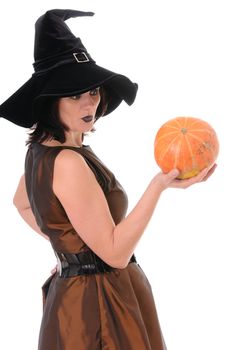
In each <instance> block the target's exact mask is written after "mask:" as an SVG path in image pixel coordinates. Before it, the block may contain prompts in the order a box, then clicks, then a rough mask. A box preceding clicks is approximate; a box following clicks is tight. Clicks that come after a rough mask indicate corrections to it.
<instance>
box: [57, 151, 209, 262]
mask: <svg viewBox="0 0 232 350" xmlns="http://www.w3.org/2000/svg"><path fill="white" fill-rule="evenodd" d="M207 171H208V170H207ZM207 171H206V170H205V172H202V173H201V174H200V175H199V176H198V177H195V179H194V180H193V179H191V180H183V181H179V180H174V178H175V177H176V176H177V175H178V173H176V172H173V171H172V172H170V173H169V174H162V173H159V174H158V175H156V176H155V177H154V178H153V179H152V181H151V182H150V184H149V185H148V187H147V189H146V191H145V192H144V194H143V195H142V197H141V199H140V200H139V202H138V204H137V205H136V206H135V208H134V209H133V210H132V211H131V212H130V213H129V215H127V217H126V218H125V219H123V220H122V221H121V222H120V223H119V224H118V225H115V224H114V221H113V219H112V216H111V213H110V211H109V207H108V204H107V201H106V198H105V196H104V193H103V191H102V189H101V187H100V186H99V184H98V183H97V181H96V178H95V176H94V174H93V173H92V171H91V170H90V168H89V167H88V165H87V164H86V162H85V161H84V159H83V158H82V157H81V156H80V155H79V154H77V153H76V152H74V151H72V150H62V151H61V152H60V153H59V154H58V156H57V157H56V160H55V165H54V177H53V191H54V193H55V194H56V196H57V197H58V198H59V200H60V202H61V203H62V205H63V207H64V209H65V211H66V213H67V215H68V217H69V219H70V221H71V223H72V225H73V227H74V228H75V230H76V232H77V233H78V234H79V235H80V236H81V238H82V239H83V241H84V242H85V243H86V244H87V245H88V246H89V247H90V249H92V250H93V251H94V252H95V253H96V254H97V255H98V256H99V257H101V258H102V259H103V260H104V261H105V262H107V263H108V264H109V265H111V266H113V267H118V268H125V267H126V266H127V264H128V262H129V260H130V257H131V255H132V254H133V251H134V249H135V247H136V245H137V243H138V241H139V240H140V238H141V236H142V235H143V233H144V230H145V228H146V226H147V224H148V222H149V220H150V219H151V217H152V214H153V212H154V209H155V207H156V204H157V202H158V199H159V197H160V195H161V193H162V191H163V190H164V189H165V188H167V187H171V186H174V187H182V188H185V187H188V186H190V185H191V184H193V183H195V182H199V181H201V180H202V179H203V178H204V177H205V176H206V174H207Z"/></svg>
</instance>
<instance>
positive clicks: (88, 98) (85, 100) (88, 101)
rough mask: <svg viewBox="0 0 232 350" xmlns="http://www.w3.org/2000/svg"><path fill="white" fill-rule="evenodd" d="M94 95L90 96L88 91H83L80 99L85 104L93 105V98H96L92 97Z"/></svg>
mask: <svg viewBox="0 0 232 350" xmlns="http://www.w3.org/2000/svg"><path fill="white" fill-rule="evenodd" d="M94 97H95V96H91V95H90V93H89V92H85V93H83V94H82V101H83V103H84V104H87V105H92V106H94V104H95V102H96V101H95V100H96V98H94Z"/></svg>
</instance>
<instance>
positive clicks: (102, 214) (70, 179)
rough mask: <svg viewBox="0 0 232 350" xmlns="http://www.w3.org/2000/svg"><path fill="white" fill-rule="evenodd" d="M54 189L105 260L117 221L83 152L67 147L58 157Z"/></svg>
mask: <svg viewBox="0 0 232 350" xmlns="http://www.w3.org/2000/svg"><path fill="white" fill-rule="evenodd" d="M53 191H54V193H55V195H56V196H57V198H58V199H59V201H60V202H61V204H62V206H63V208H64V210H65V212H66V214H67V216H68V218H69V220H70V223H71V224H72V226H73V227H74V229H75V231H76V232H77V233H78V235H79V236H80V237H81V239H82V240H83V241H84V242H85V243H86V244H87V246H88V247H90V249H92V250H93V251H94V252H95V253H96V254H97V255H98V256H99V257H101V258H102V259H103V260H104V261H105V262H107V263H108V264H109V265H112V266H114V267H117V266H119V265H118V262H117V261H116V262H115V258H114V257H113V254H112V249H113V231H114V227H115V223H114V221H113V218H112V216H111V213H110V210H109V207H108V203H107V200H106V197H105V195H104V193H103V190H102V188H101V187H100V185H99V183H98V181H97V179H96V177H95V175H94V173H93V172H92V170H91V169H90V168H89V166H88V164H87V163H86V161H85V159H84V158H83V157H82V155H81V154H79V153H77V152H75V151H73V150H69V149H65V150H62V151H61V152H60V153H59V154H58V155H57V157H56V159H55V165H54V176H53Z"/></svg>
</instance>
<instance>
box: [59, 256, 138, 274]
mask: <svg viewBox="0 0 232 350" xmlns="http://www.w3.org/2000/svg"><path fill="white" fill-rule="evenodd" d="M55 255H56V257H57V261H58V271H59V275H60V277H62V278H68V277H73V276H78V275H92V274H95V273H105V272H111V271H113V270H115V268H114V267H112V266H110V265H108V264H107V263H105V262H104V261H103V260H102V259H101V258H99V256H97V255H96V254H95V253H94V252H93V251H92V250H87V251H84V252H80V253H59V252H56V251H55ZM132 262H135V263H137V261H136V258H135V256H134V254H133V255H132V257H131V259H130V261H129V263H132Z"/></svg>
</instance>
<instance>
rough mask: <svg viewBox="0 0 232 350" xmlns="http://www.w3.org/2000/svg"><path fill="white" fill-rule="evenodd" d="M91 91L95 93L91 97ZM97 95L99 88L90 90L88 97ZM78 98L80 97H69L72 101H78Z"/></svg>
mask: <svg viewBox="0 0 232 350" xmlns="http://www.w3.org/2000/svg"><path fill="white" fill-rule="evenodd" d="M93 91H94V92H95V93H94V94H93V95H92V92H93ZM98 93H99V88H96V89H93V90H90V95H91V96H97V94H98ZM80 97H81V95H74V96H71V97H70V98H71V99H72V100H78V99H79V98H80Z"/></svg>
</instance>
